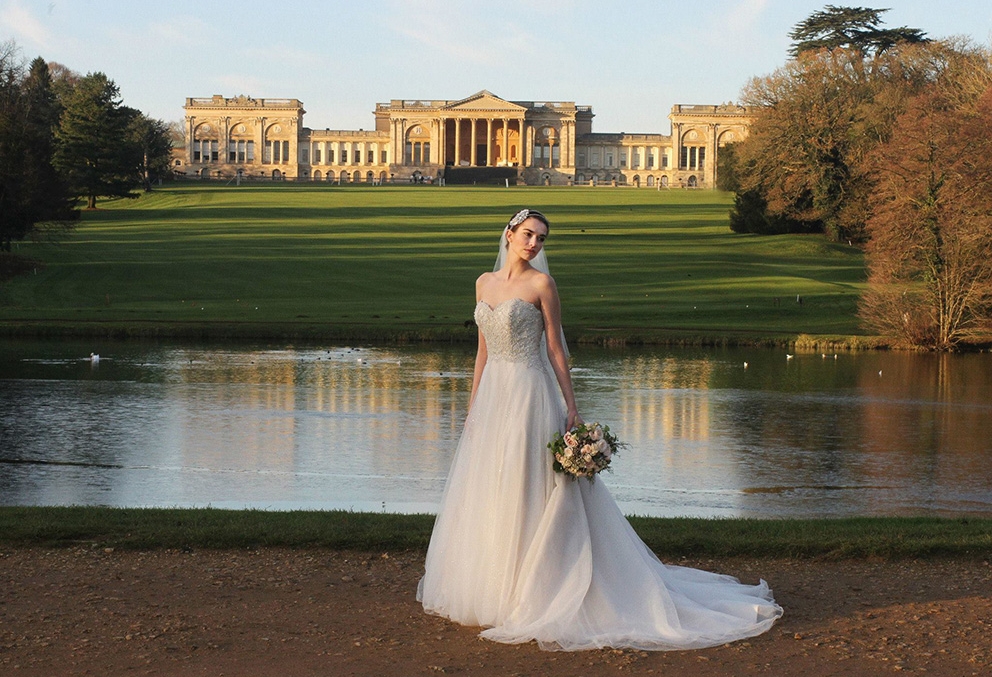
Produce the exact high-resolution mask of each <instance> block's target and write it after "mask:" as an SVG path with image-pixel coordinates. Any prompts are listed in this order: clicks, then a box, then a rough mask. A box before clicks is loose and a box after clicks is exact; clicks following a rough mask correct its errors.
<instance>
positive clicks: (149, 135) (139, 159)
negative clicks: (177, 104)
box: [125, 108, 172, 191]
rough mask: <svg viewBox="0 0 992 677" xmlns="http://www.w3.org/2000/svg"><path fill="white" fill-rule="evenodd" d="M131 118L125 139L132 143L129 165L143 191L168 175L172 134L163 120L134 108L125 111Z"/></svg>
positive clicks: (149, 188)
mask: <svg viewBox="0 0 992 677" xmlns="http://www.w3.org/2000/svg"><path fill="white" fill-rule="evenodd" d="M125 114H126V115H127V116H128V117H129V118H130V122H128V127H127V140H128V142H129V143H130V144H132V146H133V148H132V150H131V152H132V162H133V163H134V167H135V172H136V173H137V176H138V178H139V180H140V181H141V184H142V186H143V187H144V189H145V191H150V190H151V189H152V184H153V183H154V182H156V181H158V180H159V179H163V178H165V177H166V176H168V174H169V163H170V161H171V159H172V132H171V131H170V129H169V126H168V125H167V124H166V123H165V122H163V121H162V120H156V119H154V118H150V117H148V116H147V115H145V114H144V113H142V112H141V111H138V110H135V109H133V108H127V109H125Z"/></svg>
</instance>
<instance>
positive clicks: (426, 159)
mask: <svg viewBox="0 0 992 677" xmlns="http://www.w3.org/2000/svg"><path fill="white" fill-rule="evenodd" d="M430 163H431V144H430V142H428V143H425V144H424V164H425V165H429V164H430Z"/></svg>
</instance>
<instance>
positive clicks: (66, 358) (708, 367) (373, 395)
mask: <svg viewBox="0 0 992 677" xmlns="http://www.w3.org/2000/svg"><path fill="white" fill-rule="evenodd" d="M0 351H2V352H0V504H2V505H110V506H167V507H173V506H175V507H192V506H213V507H218V508H257V509H266V510H288V509H352V510H362V511H370V510H371V511H386V512H433V511H434V510H436V508H437V505H438V503H439V501H440V496H441V492H442V490H443V487H444V479H445V476H446V474H447V470H448V466H449V464H450V462H451V457H452V453H453V451H454V448H455V444H456V442H457V439H458V436H459V434H460V431H461V427H462V422H463V419H464V416H465V409H466V406H467V403H468V395H469V391H470V389H471V377H472V360H473V358H474V347H472V346H460V345H455V346H448V345H443V346H438V345H428V346H422V345H413V346H342V345H258V344H255V345H249V344H219V343H218V344H209V345H193V344H179V343H147V342H119V343H118V342H109V341H104V340H100V341H88V342H82V341H68V342H67V341H60V342H54V341H41V340H33V341H26V340H4V341H0ZM94 351H96V352H98V353H99V354H100V359H99V361H98V362H94V361H91V360H90V358H89V355H90V353H91V352H94ZM572 357H573V360H572V362H573V378H574V381H575V389H576V396H577V399H578V402H579V405H580V411H581V412H582V414H583V417H584V418H585V419H586V420H587V421H594V420H598V421H601V422H603V423H608V424H609V425H610V426H611V428H612V429H613V431H614V432H616V433H617V434H618V435H619V436H620V438H621V439H622V440H623V441H625V442H627V443H628V444H629V445H630V446H629V448H627V449H626V450H624V451H623V453H622V454H621V455H620V456H619V457H617V459H616V460H615V462H614V472H612V473H604V474H603V475H602V476H601V478H600V479H597V481H604V482H605V483H606V484H607V485H608V486H609V487H610V490H611V491H612V492H613V494H614V496H616V498H617V500H618V502H619V503H620V505H621V508H622V509H623V510H624V512H626V513H627V514H640V515H650V516H703V517H762V518H763V517H842V516H855V515H940V516H967V515H974V516H986V517H988V516H992V472H990V470H992V434H990V433H992V356H990V355H988V354H968V355H923V354H916V353H901V352H859V353H839V354H837V355H834V354H833V353H831V354H828V355H822V354H797V355H794V356H792V357H787V355H786V353H785V352H784V351H781V350H771V349H767V350H766V349H668V348H645V349H602V348H590V347H583V346H573V356H572ZM745 363H746V364H747V366H746V367H745Z"/></svg>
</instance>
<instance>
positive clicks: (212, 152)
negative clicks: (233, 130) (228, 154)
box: [193, 122, 220, 162]
mask: <svg viewBox="0 0 992 677" xmlns="http://www.w3.org/2000/svg"><path fill="white" fill-rule="evenodd" d="M219 161H220V136H219V135H218V130H217V128H216V127H215V126H214V125H212V124H210V123H209V122H204V123H203V124H200V125H197V126H196V128H195V129H194V130H193V162H219Z"/></svg>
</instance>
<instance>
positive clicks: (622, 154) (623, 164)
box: [610, 151, 627, 167]
mask: <svg viewBox="0 0 992 677" xmlns="http://www.w3.org/2000/svg"><path fill="white" fill-rule="evenodd" d="M610 166H611V167H612V166H613V156H612V155H611V156H610ZM620 166H621V167H626V166H627V152H626V151H620Z"/></svg>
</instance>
